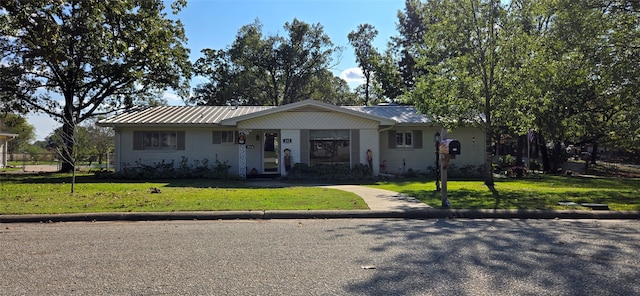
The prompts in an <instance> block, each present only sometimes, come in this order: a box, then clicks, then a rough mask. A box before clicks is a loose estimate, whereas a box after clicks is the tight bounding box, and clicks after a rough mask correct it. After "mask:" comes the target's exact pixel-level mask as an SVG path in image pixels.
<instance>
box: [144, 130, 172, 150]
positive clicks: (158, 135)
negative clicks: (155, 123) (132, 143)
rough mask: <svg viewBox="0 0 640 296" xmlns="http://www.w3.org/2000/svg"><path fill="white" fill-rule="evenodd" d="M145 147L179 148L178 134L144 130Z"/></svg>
mask: <svg viewBox="0 0 640 296" xmlns="http://www.w3.org/2000/svg"><path fill="white" fill-rule="evenodd" d="M143 147H144V149H145V150H151V149H177V147H178V135H177V133H176V132H144V134H143Z"/></svg>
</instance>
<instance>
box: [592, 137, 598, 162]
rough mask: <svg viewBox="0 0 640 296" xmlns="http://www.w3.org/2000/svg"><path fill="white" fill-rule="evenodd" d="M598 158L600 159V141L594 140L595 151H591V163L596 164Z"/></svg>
mask: <svg viewBox="0 0 640 296" xmlns="http://www.w3.org/2000/svg"><path fill="white" fill-rule="evenodd" d="M596 159H598V142H596V141H594V142H593V151H591V159H590V161H591V164H593V165H595V164H596Z"/></svg>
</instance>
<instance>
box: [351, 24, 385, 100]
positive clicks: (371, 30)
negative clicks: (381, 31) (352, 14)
mask: <svg viewBox="0 0 640 296" xmlns="http://www.w3.org/2000/svg"><path fill="white" fill-rule="evenodd" d="M376 36H378V30H377V29H376V28H375V27H374V26H373V25H371V24H360V25H358V28H356V30H354V31H351V32H350V33H349V35H347V38H348V39H349V43H351V46H353V48H354V50H355V54H356V62H357V63H358V65H359V66H360V69H361V70H362V75H363V76H364V85H363V88H364V104H363V105H365V106H367V105H369V104H370V103H374V102H371V101H370V89H371V87H372V86H373V85H372V84H373V75H374V71H375V68H376V64H377V63H378V60H379V59H380V54H379V53H378V50H377V49H376V48H375V47H374V46H373V44H372V42H373V39H375V38H376Z"/></svg>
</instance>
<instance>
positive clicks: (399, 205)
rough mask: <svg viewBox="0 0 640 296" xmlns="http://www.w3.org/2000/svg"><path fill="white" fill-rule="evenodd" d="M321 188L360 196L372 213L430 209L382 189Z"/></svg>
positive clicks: (412, 199) (333, 186)
mask: <svg viewBox="0 0 640 296" xmlns="http://www.w3.org/2000/svg"><path fill="white" fill-rule="evenodd" d="M321 187H324V188H333V189H339V190H343V191H348V192H353V193H355V194H357V195H358V196H360V197H361V198H362V199H363V200H364V201H365V202H366V203H367V205H368V206H369V209H371V210H373V211H407V210H420V209H428V208H431V206H429V205H427V204H425V203H423V202H421V201H419V200H418V199H416V198H414V197H410V196H406V195H404V194H401V193H398V192H394V191H389V190H384V189H377V188H371V187H366V186H359V185H330V186H321Z"/></svg>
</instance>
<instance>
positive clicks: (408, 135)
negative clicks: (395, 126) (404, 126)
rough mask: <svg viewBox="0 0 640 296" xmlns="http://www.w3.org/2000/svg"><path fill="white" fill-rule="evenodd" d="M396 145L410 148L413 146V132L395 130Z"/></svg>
mask: <svg viewBox="0 0 640 296" xmlns="http://www.w3.org/2000/svg"><path fill="white" fill-rule="evenodd" d="M396 147H397V148H411V147H413V132H410V131H409V132H396Z"/></svg>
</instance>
